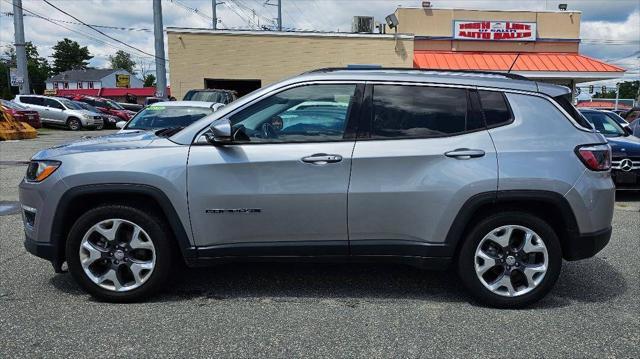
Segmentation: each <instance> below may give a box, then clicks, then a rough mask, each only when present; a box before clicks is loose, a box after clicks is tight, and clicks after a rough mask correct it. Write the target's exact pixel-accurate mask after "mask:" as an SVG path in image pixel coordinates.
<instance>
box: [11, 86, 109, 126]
mask: <svg viewBox="0 0 640 359" xmlns="http://www.w3.org/2000/svg"><path fill="white" fill-rule="evenodd" d="M13 101H14V102H17V103H19V104H21V105H23V106H25V107H27V108H29V109H30V110H33V111H37V112H38V114H40V122H41V123H42V124H43V125H55V126H65V127H67V128H68V129H70V130H72V131H78V130H80V129H82V128H83V127H86V128H91V129H95V128H97V127H102V125H103V122H102V117H101V116H99V115H98V114H96V113H93V112H90V111H87V110H85V109H83V108H81V107H79V106H78V105H76V104H75V103H73V101H71V100H68V99H66V98H53V97H48V96H40V95H16V98H15V99H14V100H13Z"/></svg>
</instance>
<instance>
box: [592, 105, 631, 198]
mask: <svg viewBox="0 0 640 359" xmlns="http://www.w3.org/2000/svg"><path fill="white" fill-rule="evenodd" d="M580 113H582V114H583V115H584V116H585V117H586V118H587V120H589V122H591V124H592V125H593V127H594V128H595V129H596V130H598V131H599V132H600V133H602V134H603V135H604V136H605V137H606V138H607V142H609V145H610V146H611V150H612V154H613V162H612V165H611V175H612V177H613V181H614V182H615V184H616V189H618V190H640V138H638V137H635V136H633V135H632V133H633V129H631V128H626V129H625V128H623V127H622V126H620V125H619V124H618V122H616V121H615V120H613V119H612V118H611V117H609V116H607V114H606V113H605V112H604V111H598V110H580ZM636 122H637V121H636Z"/></svg>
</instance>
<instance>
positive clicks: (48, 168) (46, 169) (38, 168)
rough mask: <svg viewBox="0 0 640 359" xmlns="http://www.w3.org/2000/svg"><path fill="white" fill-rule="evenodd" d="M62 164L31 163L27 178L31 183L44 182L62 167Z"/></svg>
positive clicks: (55, 162)
mask: <svg viewBox="0 0 640 359" xmlns="http://www.w3.org/2000/svg"><path fill="white" fill-rule="evenodd" d="M60 164H61V162H60V161H31V162H29V167H27V175H26V176H25V178H26V179H27V181H29V182H42V181H44V180H45V179H46V178H47V177H49V176H51V174H52V173H53V172H55V171H56V170H57V169H58V167H60Z"/></svg>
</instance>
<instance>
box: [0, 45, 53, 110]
mask: <svg viewBox="0 0 640 359" xmlns="http://www.w3.org/2000/svg"><path fill="white" fill-rule="evenodd" d="M25 52H26V53H27V70H28V71H29V84H30V85H31V90H32V91H33V92H34V93H37V94H42V93H43V92H44V89H45V81H46V80H47V78H49V76H50V75H51V66H50V65H49V62H48V61H47V59H45V58H44V57H40V54H39V53H38V48H37V47H36V46H35V45H34V44H33V43H32V42H30V41H29V42H27V43H25ZM3 55H4V56H3V59H2V60H0V71H1V72H2V73H3V74H6V73H7V72H8V71H9V68H10V67H16V63H17V62H16V49H15V48H14V47H13V45H7V46H6V47H5V49H4V54H3ZM12 91H17V88H14V89H13V90H12V89H11V88H10V87H9V83H8V81H7V80H6V77H3V76H0V92H1V93H2V95H1V96H2V97H4V98H6V97H7V96H11V97H13V96H12Z"/></svg>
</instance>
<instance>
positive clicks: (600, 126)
mask: <svg viewBox="0 0 640 359" xmlns="http://www.w3.org/2000/svg"><path fill="white" fill-rule="evenodd" d="M582 114H583V115H584V116H585V117H586V118H587V120H589V122H590V123H591V124H592V125H593V127H594V128H595V129H596V130H597V131H599V132H600V133H602V134H603V135H605V136H607V137H618V136H623V135H625V132H624V130H623V129H622V127H620V125H619V124H618V123H617V122H616V121H614V120H613V119H611V118H610V117H609V116H607V114H606V113H604V112H583V113H582Z"/></svg>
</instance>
